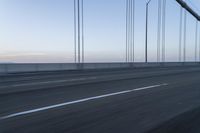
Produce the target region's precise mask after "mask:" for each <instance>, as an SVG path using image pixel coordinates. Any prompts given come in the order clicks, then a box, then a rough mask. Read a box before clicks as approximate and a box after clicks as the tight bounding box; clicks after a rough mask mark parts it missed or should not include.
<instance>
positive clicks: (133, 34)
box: [132, 0, 135, 62]
mask: <svg viewBox="0 0 200 133" xmlns="http://www.w3.org/2000/svg"><path fill="white" fill-rule="evenodd" d="M132 15H133V16H132V19H133V20H132V21H133V27H132V30H133V32H132V38H133V40H132V45H133V46H132V62H134V61H135V0H133V9H132Z"/></svg>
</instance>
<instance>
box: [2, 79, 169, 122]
mask: <svg viewBox="0 0 200 133" xmlns="http://www.w3.org/2000/svg"><path fill="white" fill-rule="evenodd" d="M167 85H168V84H167V83H163V84H158V85H152V86H146V87H140V88H136V89H131V90H125V91H119V92H114V93H109V94H104V95H98V96H94V97H89V98H84V99H79V100H75V101H70V102H65V103H60V104H55V105H51V106H46V107H41V108H37V109H33V110H28V111H23V112H18V113H13V114H9V115H6V116H3V117H0V120H5V119H9V118H14V117H17V116H23V115H28V114H32V113H36V112H41V111H45V110H49V109H53V108H58V107H62V106H68V105H73V104H77V103H83V102H87V101H91V100H96V99H102V98H106V97H111V96H116V95H121V94H127V93H131V92H135V91H141V90H147V89H152V88H157V87H161V86H167Z"/></svg>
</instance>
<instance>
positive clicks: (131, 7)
mask: <svg viewBox="0 0 200 133" xmlns="http://www.w3.org/2000/svg"><path fill="white" fill-rule="evenodd" d="M132 9H133V0H130V49H129V50H130V62H132V46H133V43H132V42H133V37H132V33H133V29H132V26H133V21H132V20H133V19H132Z"/></svg>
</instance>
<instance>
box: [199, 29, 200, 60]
mask: <svg viewBox="0 0 200 133" xmlns="http://www.w3.org/2000/svg"><path fill="white" fill-rule="evenodd" d="M199 62H200V26H199Z"/></svg>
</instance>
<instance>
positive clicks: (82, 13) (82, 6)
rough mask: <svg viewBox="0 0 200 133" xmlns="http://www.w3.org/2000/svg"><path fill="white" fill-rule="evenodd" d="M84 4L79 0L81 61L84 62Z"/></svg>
mask: <svg viewBox="0 0 200 133" xmlns="http://www.w3.org/2000/svg"><path fill="white" fill-rule="evenodd" d="M83 11H84V5H83V0H81V20H82V21H81V23H82V25H81V26H82V29H81V30H82V63H84V12H83Z"/></svg>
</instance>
